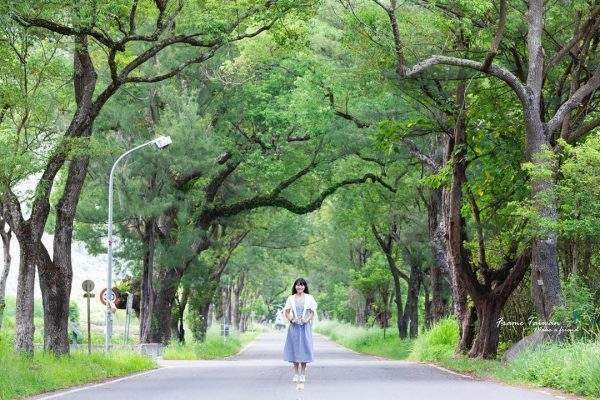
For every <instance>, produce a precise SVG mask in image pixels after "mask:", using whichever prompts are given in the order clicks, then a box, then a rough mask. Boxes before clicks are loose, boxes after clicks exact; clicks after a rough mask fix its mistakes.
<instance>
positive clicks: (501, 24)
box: [481, 0, 506, 72]
mask: <svg viewBox="0 0 600 400" xmlns="http://www.w3.org/2000/svg"><path fill="white" fill-rule="evenodd" d="M499 14H500V15H499V17H498V26H497V28H496V34H495V35H494V41H493V42H492V46H491V48H490V50H489V51H488V53H487V55H486V56H485V60H484V61H483V65H482V66H481V69H482V71H484V72H487V70H488V68H489V67H490V65H492V61H494V57H496V54H498V47H499V46H500V42H501V41H502V36H503V35H504V29H505V28H506V0H500V13H499Z"/></svg>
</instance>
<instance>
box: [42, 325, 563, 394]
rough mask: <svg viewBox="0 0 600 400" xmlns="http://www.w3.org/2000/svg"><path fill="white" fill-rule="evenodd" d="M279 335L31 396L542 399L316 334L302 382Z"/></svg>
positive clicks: (265, 336) (282, 338)
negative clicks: (209, 356) (213, 357)
mask: <svg viewBox="0 0 600 400" xmlns="http://www.w3.org/2000/svg"><path fill="white" fill-rule="evenodd" d="M284 339H285V337H284V334H283V333H266V334H263V335H262V336H260V337H259V338H258V339H257V340H255V341H254V342H252V343H251V344H250V345H249V346H248V347H246V348H245V349H244V350H243V351H242V352H241V353H240V354H238V355H236V356H234V357H231V358H228V359H226V360H219V361H161V365H163V368H160V369H158V370H154V371H150V372H147V373H143V374H140V375H136V376H133V377H127V378H122V379H120V380H116V381H112V382H107V383H102V384H98V385H91V386H87V387H82V388H76V389H72V390H67V391H64V392H60V393H53V394H48V395H45V396H44V395H42V396H38V397H35V399H60V400H91V399H128V400H129V399H132V400H135V399H140V400H158V399H165V400H184V399H185V400H188V399H207V400H241V399H252V400H288V399H289V400H300V399H311V400H321V399H322V400H359V399H360V400H374V399H377V400H391V399H394V400H399V399H411V400H415V399H443V400H454V399H456V400H470V399H473V400H474V399H477V400H496V399H498V400H511V399H520V400H521V399H522V400H548V399H556V398H557V397H555V396H553V395H550V394H545V393H541V391H534V390H529V389H521V388H515V387H510V386H506V385H502V384H497V383H493V382H485V381H477V380H473V379H469V378H466V377H462V376H459V375H457V374H452V373H449V372H446V371H443V370H441V369H438V368H435V367H431V366H429V365H425V364H419V363H412V362H407V361H388V360H383V359H380V358H377V357H371V356H365V355H360V354H357V353H354V352H351V351H349V350H346V349H343V348H341V347H339V346H337V345H336V344H334V343H332V342H331V341H329V340H327V339H325V338H324V337H323V336H320V335H315V362H314V364H312V365H309V368H308V370H307V381H306V383H305V384H304V388H300V387H298V386H297V385H296V384H295V383H292V381H291V378H292V370H291V368H290V367H289V365H288V364H287V363H285V362H284V361H282V360H281V349H282V348H283V343H284Z"/></svg>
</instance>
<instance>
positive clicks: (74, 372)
mask: <svg viewBox="0 0 600 400" xmlns="http://www.w3.org/2000/svg"><path fill="white" fill-rule="evenodd" d="M12 341H13V339H12V337H11V336H9V335H7V334H4V335H3V336H0V364H1V365H3V367H2V373H0V399H5V400H10V399H18V398H22V397H25V396H31V395H34V394H39V393H44V392H48V391H51V390H57V389H64V388H67V387H71V386H77V385H80V384H84V383H90V382H96V381H101V380H104V379H107V378H112V377H118V376H123V375H128V374H131V373H134V372H139V371H144V370H149V369H152V368H155V367H156V364H155V363H154V361H153V360H152V359H150V358H148V357H145V356H142V355H139V354H135V353H119V352H114V353H111V354H110V355H105V354H103V353H93V354H92V355H88V354H87V353H79V352H75V353H72V354H71V355H67V356H60V357H56V356H54V355H51V354H48V353H43V352H36V353H35V354H34V355H33V356H32V357H29V356H22V355H19V354H15V353H14V352H13V345H12Z"/></svg>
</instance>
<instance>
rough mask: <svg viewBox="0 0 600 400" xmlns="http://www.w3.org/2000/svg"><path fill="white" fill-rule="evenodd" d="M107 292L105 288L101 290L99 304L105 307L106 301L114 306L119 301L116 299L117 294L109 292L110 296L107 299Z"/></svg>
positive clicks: (112, 291)
mask: <svg viewBox="0 0 600 400" xmlns="http://www.w3.org/2000/svg"><path fill="white" fill-rule="evenodd" d="M107 292H108V291H107V290H106V288H104V289H102V291H101V292H100V296H99V297H98V298H99V299H100V303H102V304H104V305H106V302H107V300H108V301H110V302H111V303H113V304H114V303H116V302H117V301H118V300H119V298H118V297H117V294H116V293H115V292H114V290H111V291H110V294H111V296H110V299H107V296H108V294H107Z"/></svg>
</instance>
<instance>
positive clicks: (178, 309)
mask: <svg viewBox="0 0 600 400" xmlns="http://www.w3.org/2000/svg"><path fill="white" fill-rule="evenodd" d="M189 295H190V288H189V287H188V286H185V287H184V288H183V291H182V292H181V298H178V296H177V295H176V296H175V300H176V301H175V303H176V305H175V307H173V312H172V313H171V337H174V338H177V341H179V343H185V329H184V327H183V313H184V312H185V307H186V306H187V302H188V298H189Z"/></svg>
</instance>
